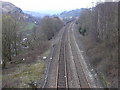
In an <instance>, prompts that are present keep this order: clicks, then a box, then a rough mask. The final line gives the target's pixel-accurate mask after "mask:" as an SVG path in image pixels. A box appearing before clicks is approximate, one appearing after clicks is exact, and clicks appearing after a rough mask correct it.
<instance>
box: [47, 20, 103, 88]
mask: <svg viewBox="0 0 120 90" xmlns="http://www.w3.org/2000/svg"><path fill="white" fill-rule="evenodd" d="M74 29H75V23H74V22H72V23H69V24H67V25H66V26H65V27H63V29H62V30H61V31H60V33H59V34H58V35H57V36H56V37H55V39H54V40H53V48H54V50H53V55H52V60H51V64H50V67H49V72H48V77H47V78H46V83H45V88H100V87H101V86H100V84H97V83H96V82H95V78H94V76H93V75H92V73H91V72H90V70H89V69H88V66H87V64H86V61H85V58H84V56H83V55H82V50H80V48H79V45H78V43H77V40H76V37H75V34H76V33H74V31H75V30H74Z"/></svg>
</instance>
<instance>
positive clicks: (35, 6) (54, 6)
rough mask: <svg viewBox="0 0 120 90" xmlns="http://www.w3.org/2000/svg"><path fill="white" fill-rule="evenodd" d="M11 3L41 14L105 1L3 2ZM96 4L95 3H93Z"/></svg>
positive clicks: (42, 0) (33, 0) (32, 0)
mask: <svg viewBox="0 0 120 90" xmlns="http://www.w3.org/2000/svg"><path fill="white" fill-rule="evenodd" d="M2 1H7V2H11V3H13V4H14V5H16V6H17V7H19V8H21V9H22V10H27V11H37V12H38V11H39V12H43V13H44V12H48V13H50V12H52V11H54V12H62V11H69V10H73V9H79V8H87V7H92V6H93V4H95V3H96V1H98V2H99V1H104V0H2ZM92 2H94V3H92Z"/></svg>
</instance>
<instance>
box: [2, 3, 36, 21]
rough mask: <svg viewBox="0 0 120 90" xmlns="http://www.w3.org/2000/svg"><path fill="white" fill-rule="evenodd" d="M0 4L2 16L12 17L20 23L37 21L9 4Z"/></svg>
mask: <svg viewBox="0 0 120 90" xmlns="http://www.w3.org/2000/svg"><path fill="white" fill-rule="evenodd" d="M0 3H2V8H0V10H1V11H2V14H8V15H12V16H13V17H15V18H16V19H17V20H20V21H27V22H35V21H36V22H37V21H38V20H37V19H36V18H35V17H33V16H31V15H29V14H25V13H24V12H23V11H22V10H21V9H20V8H19V7H17V6H15V5H14V4H12V3H10V2H4V1H0Z"/></svg>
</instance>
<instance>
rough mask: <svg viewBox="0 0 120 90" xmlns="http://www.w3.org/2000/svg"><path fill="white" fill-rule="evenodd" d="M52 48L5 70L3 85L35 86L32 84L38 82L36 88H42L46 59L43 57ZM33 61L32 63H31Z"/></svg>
mask: <svg viewBox="0 0 120 90" xmlns="http://www.w3.org/2000/svg"><path fill="white" fill-rule="evenodd" d="M49 53H50V50H47V51H46V52H44V53H43V54H41V55H39V56H37V57H36V59H34V60H32V61H30V62H29V61H26V60H25V61H22V62H20V63H18V64H13V67H12V66H9V68H7V69H4V70H3V76H2V81H3V87H5V88H33V87H32V86H31V85H30V84H31V83H32V82H34V83H35V82H36V85H37V86H36V88H40V87H41V86H40V84H39V83H40V80H41V78H42V75H43V74H44V68H45V61H43V60H42V59H41V58H42V57H43V56H48V55H49ZM31 62H32V63H31Z"/></svg>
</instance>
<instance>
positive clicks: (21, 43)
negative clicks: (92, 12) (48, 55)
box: [2, 15, 63, 68]
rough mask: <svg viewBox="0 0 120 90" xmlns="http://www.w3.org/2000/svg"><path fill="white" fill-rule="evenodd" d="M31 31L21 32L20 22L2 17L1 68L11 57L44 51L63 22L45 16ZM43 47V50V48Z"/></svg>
mask: <svg viewBox="0 0 120 90" xmlns="http://www.w3.org/2000/svg"><path fill="white" fill-rule="evenodd" d="M39 21H40V22H39V24H38V25H37V26H36V27H34V28H33V29H32V30H31V31H30V30H27V31H21V28H20V25H21V24H20V23H24V22H20V21H18V20H17V19H16V18H14V17H12V16H11V15H2V67H3V68H5V67H6V64H7V62H11V61H12V58H13V57H16V56H19V55H21V54H25V53H27V52H29V51H34V50H37V49H39V51H44V50H45V49H44V48H45V46H47V45H48V42H49V40H51V39H52V37H53V36H54V35H55V34H56V33H57V32H59V30H60V29H61V28H62V26H63V22H62V21H61V20H60V19H59V18H58V17H50V16H46V17H44V18H43V19H41V20H39ZM43 47H44V48H43Z"/></svg>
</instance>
